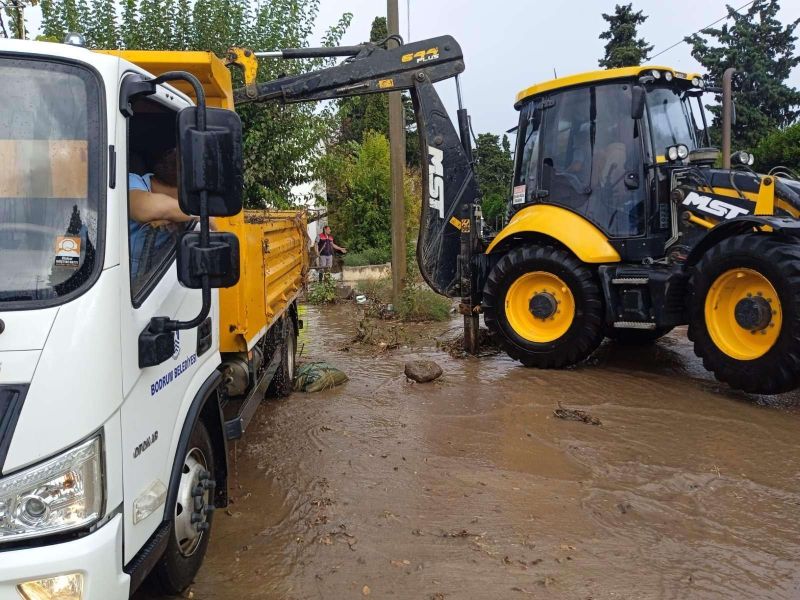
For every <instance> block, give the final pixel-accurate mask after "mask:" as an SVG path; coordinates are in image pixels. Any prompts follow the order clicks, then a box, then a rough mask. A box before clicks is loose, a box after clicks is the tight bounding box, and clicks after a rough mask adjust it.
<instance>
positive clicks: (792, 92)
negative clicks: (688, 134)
mask: <svg viewBox="0 0 800 600" xmlns="http://www.w3.org/2000/svg"><path fill="white" fill-rule="evenodd" d="M779 10H780V5H779V3H778V0H756V1H755V2H754V3H753V4H752V5H751V6H750V7H749V8H748V9H747V10H746V11H743V12H741V13H740V12H737V11H736V10H734V8H733V7H731V6H728V19H727V20H726V22H725V23H724V24H723V25H722V26H721V27H719V28H710V29H704V30H703V31H702V32H701V33H700V34H696V35H692V36H689V37H687V38H686V41H687V42H688V43H689V44H691V46H692V56H694V58H695V59H697V61H698V62H699V63H700V64H702V65H703V67H705V69H706V71H707V72H708V78H709V81H708V83H709V84H710V85H712V86H721V85H722V74H723V73H724V71H725V69H727V68H728V67H735V68H736V69H738V70H739V72H738V73H737V74H736V75H735V76H734V87H733V90H734V99H735V101H736V123H735V124H734V125H733V131H732V139H731V145H732V148H733V149H734V150H751V149H754V148H755V147H756V146H757V145H758V143H759V141H760V140H761V138H763V137H764V136H766V135H768V134H769V133H770V132H772V131H775V130H777V129H783V128H785V127H787V126H789V125H790V124H791V123H793V122H794V121H795V120H796V119H797V118H798V116H800V110H798V108H799V107H800V91H798V90H796V89H794V88H792V87H790V86H788V85H786V80H787V79H788V77H789V74H790V73H791V71H792V69H794V68H795V67H796V66H797V65H800V56H798V55H797V53H796V52H795V42H796V41H797V36H796V35H794V32H795V29H796V27H797V25H798V23H800V19H798V20H796V21H793V22H791V23H789V24H787V25H785V26H784V25H783V24H782V23H781V22H780V20H779V19H778V17H777V14H778V11H779ZM717 100H718V101H719V98H718V99H717ZM708 109H709V110H710V111H711V113H712V114H713V115H714V119H713V127H712V130H711V134H712V140H714V143H717V144H718V143H719V139H720V137H721V133H720V126H721V122H722V115H721V108H720V106H719V105H712V106H708Z"/></svg>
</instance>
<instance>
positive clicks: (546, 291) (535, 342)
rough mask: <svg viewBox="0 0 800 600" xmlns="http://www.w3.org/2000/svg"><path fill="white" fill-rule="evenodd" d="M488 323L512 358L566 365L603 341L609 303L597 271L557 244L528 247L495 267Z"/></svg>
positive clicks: (486, 304) (487, 297) (487, 296)
mask: <svg viewBox="0 0 800 600" xmlns="http://www.w3.org/2000/svg"><path fill="white" fill-rule="evenodd" d="M483 313H484V320H485V321H486V326H487V327H488V328H489V330H490V331H491V332H492V334H493V336H494V338H495V340H496V341H497V343H498V344H499V345H500V347H502V348H503V349H504V350H505V351H506V352H507V353H508V355H509V356H510V357H511V358H514V359H516V360H519V361H520V362H521V363H522V364H524V365H525V366H527V367H538V368H560V367H566V366H569V365H573V364H576V363H578V362H580V361H582V360H584V359H585V358H587V357H588V356H589V355H590V354H591V353H592V352H594V351H595V350H596V349H597V347H598V346H599V345H600V343H601V342H602V341H603V301H602V298H601V294H600V287H599V285H598V284H597V280H596V278H595V275H594V273H592V271H591V270H590V269H589V268H588V267H586V266H585V265H584V264H583V263H581V262H580V261H579V260H578V259H577V258H575V257H574V256H573V255H572V254H570V253H568V252H566V251H564V250H561V249H559V248H554V247H552V246H544V245H543V246H538V245H530V246H522V247H520V248H516V249H514V250H511V251H510V252H509V253H508V254H506V255H505V256H504V257H503V258H501V259H500V261H499V262H498V263H497V265H495V267H494V268H493V269H492V271H491V273H490V274H489V278H488V279H487V281H486V286H485V287H484V291H483Z"/></svg>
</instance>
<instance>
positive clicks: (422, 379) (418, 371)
mask: <svg viewBox="0 0 800 600" xmlns="http://www.w3.org/2000/svg"><path fill="white" fill-rule="evenodd" d="M405 373H406V377H408V378H409V379H413V380H414V381H416V382H417V383H428V382H429V381H434V380H435V379H439V377H441V376H442V367H440V366H439V365H437V364H436V363H435V362H433V361H432V360H410V361H408V362H407V363H406V368H405Z"/></svg>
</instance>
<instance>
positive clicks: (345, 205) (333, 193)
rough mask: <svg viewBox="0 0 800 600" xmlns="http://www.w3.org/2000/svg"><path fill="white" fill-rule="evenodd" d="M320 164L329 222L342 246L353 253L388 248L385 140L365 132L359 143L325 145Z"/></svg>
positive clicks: (389, 242)
mask: <svg viewBox="0 0 800 600" xmlns="http://www.w3.org/2000/svg"><path fill="white" fill-rule="evenodd" d="M320 165H321V169H320V173H321V175H322V177H323V178H324V180H325V182H326V184H327V186H328V195H329V211H330V212H329V222H330V224H331V228H332V229H333V232H334V235H335V236H336V237H337V239H339V240H341V243H342V245H344V247H346V248H347V249H348V251H351V252H356V253H358V252H360V251H363V250H367V249H376V248H377V249H382V250H387V249H388V248H390V247H391V239H390V229H391V207H390V195H389V192H390V190H389V140H387V139H386V137H385V136H384V135H382V134H380V133H375V132H371V131H370V132H367V133H366V134H365V136H364V142H363V143H362V144H357V143H355V142H350V143H348V144H342V145H338V146H331V147H329V148H328V152H327V154H326V155H325V156H324V157H323V158H322V159H321V160H320ZM333 198H335V201H332V199H333Z"/></svg>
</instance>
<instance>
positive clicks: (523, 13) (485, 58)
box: [26, 0, 800, 133]
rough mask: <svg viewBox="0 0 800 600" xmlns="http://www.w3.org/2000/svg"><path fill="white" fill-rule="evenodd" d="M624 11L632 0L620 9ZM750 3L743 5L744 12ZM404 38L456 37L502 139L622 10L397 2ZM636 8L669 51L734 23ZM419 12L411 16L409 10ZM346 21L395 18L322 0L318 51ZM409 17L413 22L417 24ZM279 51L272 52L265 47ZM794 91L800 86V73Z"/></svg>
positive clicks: (524, 0)
mask: <svg viewBox="0 0 800 600" xmlns="http://www.w3.org/2000/svg"><path fill="white" fill-rule="evenodd" d="M620 1H621V2H622V3H624V0H620ZM746 1H747V0H735V2H731V4H732V6H735V7H740V6H742V5H743V4H745V2H746ZM398 2H399V5H400V7H399V8H400V34H401V35H402V36H403V37H404V38H406V37H408V31H409V25H410V32H411V38H410V39H411V40H420V39H424V38H428V37H434V36H437V35H443V34H450V35H452V36H454V37H455V38H456V40H458V42H459V43H460V44H461V47H462V49H463V51H464V57H465V61H466V66H467V69H466V72H465V73H464V74H463V75H462V78H461V79H462V90H463V92H464V101H465V104H466V106H467V108H468V109H469V110H470V113H471V114H472V122H473V127H474V129H475V131H476V132H486V131H489V132H492V133H502V132H504V131H505V130H507V129H510V128H511V127H513V126H515V125H516V120H517V113H516V111H515V110H514V108H513V104H514V98H515V96H516V94H517V92H519V91H520V90H522V89H524V88H526V87H528V86H530V85H532V84H534V83H537V82H539V81H544V80H547V79H551V78H552V77H553V70H554V69H555V71H556V72H557V73H558V75H560V76H563V75H569V74H571V73H579V72H582V71H588V70H593V69H597V68H598V67H597V60H598V59H599V58H600V57H601V56H602V54H603V46H604V42H603V41H602V40H600V39H598V35H599V34H600V32H602V31H603V30H604V29H605V26H606V22H605V21H604V20H603V18H602V17H601V14H602V13H603V12H606V13H611V12H613V11H614V5H615V2H614V0H556V1H544V0H398ZM781 5H782V7H783V8H782V11H781V14H780V17H781V20H782V21H783V22H784V23H789V22H791V21H793V20H796V19H798V18H800V1H798V0H782V2H781ZM634 8H635V9H637V10H643V11H644V13H645V14H646V15H648V17H649V18H648V20H647V22H646V23H645V24H644V25H643V26H642V27H641V28H640V34H641V35H643V36H644V37H645V38H646V39H647V40H648V42H649V43H651V44H653V45H654V46H655V49H654V50H653V54H656V53H658V52H660V51H661V50H664V49H666V48H668V47H669V46H671V45H672V44H674V43H675V42H678V41H679V40H681V39H682V38H683V37H684V36H685V35H687V34H690V33H693V32H694V31H696V30H698V29H701V28H703V27H705V26H707V25H708V24H710V23H712V22H714V21H716V20H717V19H719V18H721V17H723V16H725V15H726V14H727V11H726V10H725V0H668V1H665V0H634ZM409 9H410V10H409ZM344 12H350V13H353V22H352V25H351V27H350V29H349V31H348V32H347V34H346V36H345V38H344V39H343V40H342V43H343V44H356V43H359V42H362V41H365V40H367V39H369V30H370V25H371V24H372V20H373V19H374V18H375V17H376V16H378V15H384V14H386V2H385V1H384V0H321V6H320V14H319V19H318V21H317V29H318V31H317V39H316V40H314V43H318V42H319V39H320V38H321V35H322V32H323V31H324V30H325V28H326V27H328V26H329V25H331V24H333V23H335V22H336V21H338V19H339V17H340V16H341V15H342V13H344ZM26 15H27V17H28V26H29V27H31V28H32V29H34V30H35V29H36V28H37V27H38V25H39V21H40V14H39V10H38V7H36V8H34V9H32V10H29V11H28V12H27V13H26ZM409 16H410V18H409ZM256 50H273V48H256ZM799 51H800V50H799ZM655 62H656V63H657V64H661V65H666V66H671V67H675V68H677V69H680V70H683V71H699V70H700V66H699V65H698V64H697V62H696V61H695V60H693V59H692V57H691V56H690V54H689V47H688V46H687V44H679V45H678V46H676V47H675V48H673V49H671V50H669V51H668V52H666V53H665V54H663V55H661V56H659V57H658V58H657V59H656V60H655ZM790 83H791V84H792V85H793V86H795V87H800V69H795V71H794V72H793V73H792V77H791V79H790ZM437 87H438V89H439V93H440V94H441V96H442V98H443V99H444V101H445V104H446V105H447V107H448V110H450V111H451V116H454V111H455V108H456V100H455V86H454V84H453V83H452V82H443V83H440V84H438V86H437Z"/></svg>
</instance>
